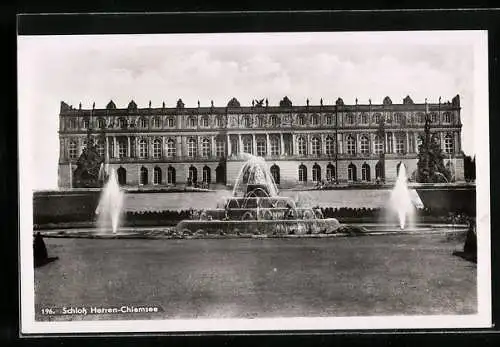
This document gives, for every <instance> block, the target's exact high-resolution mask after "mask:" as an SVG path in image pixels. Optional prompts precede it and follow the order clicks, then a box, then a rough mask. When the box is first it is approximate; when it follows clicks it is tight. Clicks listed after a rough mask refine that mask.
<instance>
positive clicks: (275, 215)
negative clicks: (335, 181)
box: [177, 153, 340, 235]
mask: <svg viewBox="0 0 500 347" xmlns="http://www.w3.org/2000/svg"><path fill="white" fill-rule="evenodd" d="M241 157H243V158H245V159H247V161H246V162H245V163H244V164H243V166H242V167H241V169H240V172H239V174H238V177H237V178H236V181H235V185H234V188H233V194H232V196H231V197H230V198H228V199H225V200H224V202H223V204H221V205H219V207H218V208H215V209H213V210H204V211H195V212H194V213H193V214H192V217H191V219H188V220H183V221H181V222H179V223H178V224H177V232H179V233H182V234H198V235H200V234H202V235H203V234H262V235H284V234H318V233H334V232H336V231H337V229H338V228H339V227H340V223H339V222H338V221H337V220H336V219H334V218H324V217H323V215H322V213H320V211H317V210H316V209H315V208H312V207H308V206H298V205H297V204H296V202H295V201H294V200H293V199H291V198H289V197H282V196H279V192H278V189H277V187H276V184H275V182H274V179H273V176H272V174H271V172H270V170H269V168H268V167H267V165H266V162H265V161H264V159H263V158H261V157H256V156H253V155H250V154H247V153H244V154H242V155H241Z"/></svg>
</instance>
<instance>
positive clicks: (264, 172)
mask: <svg viewBox="0 0 500 347" xmlns="http://www.w3.org/2000/svg"><path fill="white" fill-rule="evenodd" d="M240 157H241V158H243V159H245V160H246V162H245V163H244V164H243V166H242V167H241V169H240V172H239V173H238V176H237V178H236V181H235V184H234V187H233V196H237V195H238V193H241V190H242V189H243V193H246V192H247V191H246V188H247V187H248V186H251V185H254V186H263V187H266V188H267V189H268V190H269V191H268V194H269V196H271V197H273V196H277V195H278V188H277V187H276V183H275V182H274V179H273V175H272V174H271V171H270V170H269V168H268V167H267V164H266V161H265V160H264V158H262V157H257V156H254V155H252V154H249V153H240Z"/></svg>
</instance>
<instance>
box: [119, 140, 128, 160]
mask: <svg viewBox="0 0 500 347" xmlns="http://www.w3.org/2000/svg"><path fill="white" fill-rule="evenodd" d="M127 151H128V141H127V139H126V138H118V158H125V157H127Z"/></svg>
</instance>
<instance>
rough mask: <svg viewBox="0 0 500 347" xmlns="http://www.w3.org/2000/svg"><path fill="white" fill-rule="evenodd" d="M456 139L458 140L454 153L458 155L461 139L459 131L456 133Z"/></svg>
mask: <svg viewBox="0 0 500 347" xmlns="http://www.w3.org/2000/svg"><path fill="white" fill-rule="evenodd" d="M457 139H458V146H457V148H456V149H455V152H456V153H460V151H461V150H462V139H461V137H460V132H459V131H457Z"/></svg>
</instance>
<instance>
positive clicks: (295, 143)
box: [291, 134, 297, 155]
mask: <svg viewBox="0 0 500 347" xmlns="http://www.w3.org/2000/svg"><path fill="white" fill-rule="evenodd" d="M291 154H292V155H297V136H296V135H295V134H292V153H291Z"/></svg>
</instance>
